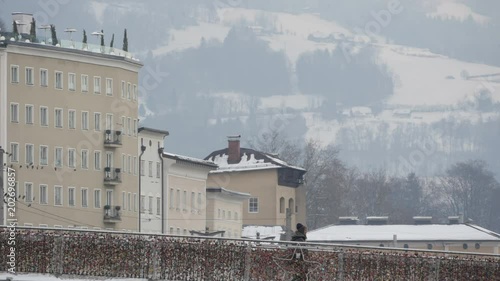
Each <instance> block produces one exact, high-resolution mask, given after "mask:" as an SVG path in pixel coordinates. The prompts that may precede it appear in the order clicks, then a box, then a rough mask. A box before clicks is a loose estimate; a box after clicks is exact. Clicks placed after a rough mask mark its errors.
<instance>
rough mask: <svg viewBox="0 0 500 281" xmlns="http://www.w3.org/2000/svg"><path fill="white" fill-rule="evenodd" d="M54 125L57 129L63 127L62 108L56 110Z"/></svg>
mask: <svg viewBox="0 0 500 281" xmlns="http://www.w3.org/2000/svg"><path fill="white" fill-rule="evenodd" d="M54 123H55V126H56V128H62V127H63V110H62V109H60V108H56V109H54Z"/></svg>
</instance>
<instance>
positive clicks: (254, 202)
mask: <svg viewBox="0 0 500 281" xmlns="http://www.w3.org/2000/svg"><path fill="white" fill-rule="evenodd" d="M248 212H249V213H258V212H259V198H256V197H253V198H250V199H248Z"/></svg>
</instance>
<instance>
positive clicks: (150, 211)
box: [148, 196, 153, 214]
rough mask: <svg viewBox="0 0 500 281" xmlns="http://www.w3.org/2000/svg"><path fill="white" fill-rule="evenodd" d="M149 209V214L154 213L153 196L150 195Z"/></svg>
mask: <svg viewBox="0 0 500 281" xmlns="http://www.w3.org/2000/svg"><path fill="white" fill-rule="evenodd" d="M148 210H149V214H153V196H149V200H148Z"/></svg>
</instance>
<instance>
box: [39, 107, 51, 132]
mask: <svg viewBox="0 0 500 281" xmlns="http://www.w3.org/2000/svg"><path fill="white" fill-rule="evenodd" d="M40 125H41V126H44V127H47V126H49V109H48V108H47V107H45V106H40Z"/></svg>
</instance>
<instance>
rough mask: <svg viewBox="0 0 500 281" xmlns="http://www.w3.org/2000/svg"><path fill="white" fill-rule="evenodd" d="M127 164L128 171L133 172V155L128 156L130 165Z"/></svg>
mask: <svg viewBox="0 0 500 281" xmlns="http://www.w3.org/2000/svg"><path fill="white" fill-rule="evenodd" d="M127 166H128V173H129V174H132V170H133V169H132V155H129V156H128V165H127Z"/></svg>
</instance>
